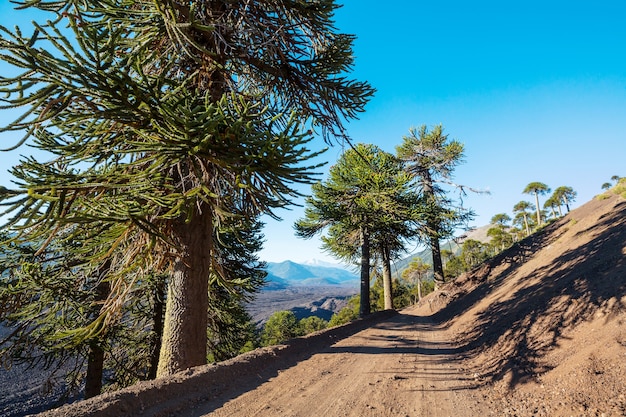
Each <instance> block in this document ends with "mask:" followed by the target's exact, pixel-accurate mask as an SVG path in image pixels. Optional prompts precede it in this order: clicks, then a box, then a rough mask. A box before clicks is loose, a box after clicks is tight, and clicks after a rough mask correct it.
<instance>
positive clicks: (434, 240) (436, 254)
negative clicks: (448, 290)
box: [429, 234, 445, 289]
mask: <svg viewBox="0 0 626 417" xmlns="http://www.w3.org/2000/svg"><path fill="white" fill-rule="evenodd" d="M429 239H430V250H431V252H432V255H433V273H434V274H435V277H434V279H435V289H439V288H440V287H441V286H442V285H443V283H444V282H445V278H444V274H443V262H442V261H441V248H440V247H439V237H438V236H437V235H436V234H431V235H430V236H429Z"/></svg>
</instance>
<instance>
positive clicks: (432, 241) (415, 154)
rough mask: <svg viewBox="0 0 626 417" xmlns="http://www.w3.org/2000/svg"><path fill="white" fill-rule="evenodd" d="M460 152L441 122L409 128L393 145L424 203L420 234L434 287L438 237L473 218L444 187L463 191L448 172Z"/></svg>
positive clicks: (440, 275)
mask: <svg viewBox="0 0 626 417" xmlns="http://www.w3.org/2000/svg"><path fill="white" fill-rule="evenodd" d="M463 151H464V146H463V144H462V143H461V142H459V141H456V140H449V139H448V135H447V134H444V132H443V127H442V126H441V125H438V126H435V127H434V128H433V129H432V130H431V131H429V130H428V129H427V128H426V126H422V127H420V128H419V129H415V128H411V129H410V130H409V135H408V136H405V137H404V138H403V142H402V144H401V145H400V146H398V147H397V148H396V152H397V154H398V157H399V158H400V159H401V160H403V161H404V163H405V169H406V170H407V172H409V173H410V174H411V175H412V176H413V179H414V184H415V186H416V187H417V189H418V192H419V193H420V194H421V195H422V196H423V200H424V204H425V206H426V207H425V212H426V214H425V216H426V221H425V227H423V229H422V233H421V234H422V237H423V239H424V240H425V241H427V242H428V244H429V246H430V249H431V251H432V256H433V271H434V278H435V284H436V286H439V285H441V284H442V283H443V282H444V271H443V262H442V260H441V249H440V246H439V242H440V240H441V239H445V238H447V237H451V236H452V234H453V233H454V230H455V229H456V228H457V227H459V226H461V225H463V224H466V223H467V222H468V221H469V220H471V219H472V218H473V213H472V211H471V210H466V209H464V208H463V207H462V206H460V205H455V202H454V200H453V199H451V198H450V197H449V195H448V194H449V193H448V192H447V191H446V188H445V187H455V188H458V189H459V190H460V192H461V193H464V192H465V191H464V187H463V186H460V185H457V184H454V183H453V182H452V172H453V171H454V169H455V168H456V166H457V165H459V164H460V163H461V162H463V156H464V155H463Z"/></svg>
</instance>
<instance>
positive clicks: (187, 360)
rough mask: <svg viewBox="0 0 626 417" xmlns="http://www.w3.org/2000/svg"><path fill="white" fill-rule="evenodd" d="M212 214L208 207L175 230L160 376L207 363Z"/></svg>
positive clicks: (177, 226) (181, 223)
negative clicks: (174, 252)
mask: <svg viewBox="0 0 626 417" xmlns="http://www.w3.org/2000/svg"><path fill="white" fill-rule="evenodd" d="M212 215H213V213H212V212H211V211H210V210H209V209H207V208H206V207H204V211H202V212H200V213H196V214H195V215H194V216H193V217H192V218H191V220H190V221H188V222H185V221H184V220H183V219H179V220H177V221H176V222H175V223H174V225H173V227H172V234H173V236H174V238H175V241H174V242H175V244H176V246H177V247H176V250H177V251H178V253H177V257H176V259H175V261H174V265H173V271H172V274H171V278H170V282H169V286H168V291H167V303H166V307H165V323H164V326H163V340H162V345H161V354H160V357H159V368H158V371H157V377H161V376H166V375H171V374H173V373H176V372H178V371H181V370H184V369H188V368H191V367H194V366H198V365H204V364H206V361H207V358H206V356H207V310H208V288H209V287H208V286H209V269H210V264H211V258H210V257H211V252H212V250H211V249H212V243H213V242H212V240H213V239H212V236H213V234H212V220H213V219H212Z"/></svg>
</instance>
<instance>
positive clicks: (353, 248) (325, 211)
mask: <svg viewBox="0 0 626 417" xmlns="http://www.w3.org/2000/svg"><path fill="white" fill-rule="evenodd" d="M408 180H409V178H408V177H407V175H406V174H405V173H404V171H403V170H402V166H401V164H400V161H398V159H397V158H395V157H394V156H393V155H392V154H389V153H387V152H384V151H382V150H381V149H379V148H378V147H376V146H374V145H365V144H356V145H355V146H354V148H351V149H348V150H347V151H346V152H345V153H344V154H343V155H342V156H341V158H340V159H339V160H338V161H337V163H336V164H335V165H334V166H332V167H331V168H330V171H329V174H328V179H327V180H326V181H324V182H319V183H316V184H313V186H312V187H311V189H312V196H311V197H309V198H307V200H306V207H305V214H304V217H303V218H302V219H300V220H298V221H297V222H296V224H295V229H296V234H297V235H298V236H300V237H303V238H311V237H313V236H314V235H316V234H317V233H320V232H322V231H323V230H324V229H328V234H327V236H323V237H322V241H323V242H324V244H323V246H324V248H325V249H327V250H329V251H330V252H331V253H333V254H334V255H335V256H337V257H339V258H341V259H344V260H346V261H349V262H354V261H355V260H356V259H358V258H360V265H361V301H360V310H359V314H360V315H361V316H364V315H367V314H369V313H370V302H369V290H370V261H371V258H372V257H373V256H379V257H380V259H381V260H382V261H383V265H387V266H386V267H384V268H383V269H384V270H385V274H384V276H383V281H384V297H385V308H393V306H392V305H391V304H392V303H391V297H392V291H391V268H390V266H389V263H390V259H391V256H392V254H393V253H397V252H398V251H400V250H403V248H404V246H403V244H402V239H404V238H408V237H411V236H412V235H413V233H414V232H413V231H412V230H413V228H412V226H411V225H412V224H413V223H414V222H415V218H416V214H415V213H416V211H418V210H417V208H416V206H414V205H411V201H415V200H412V198H413V197H414V196H413V195H412V194H411V193H409V189H408V184H409V182H408Z"/></svg>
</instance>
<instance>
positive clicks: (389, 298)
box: [381, 244, 393, 310]
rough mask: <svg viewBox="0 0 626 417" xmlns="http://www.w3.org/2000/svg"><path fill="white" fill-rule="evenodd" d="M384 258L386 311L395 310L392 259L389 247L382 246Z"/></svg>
mask: <svg viewBox="0 0 626 417" xmlns="http://www.w3.org/2000/svg"><path fill="white" fill-rule="evenodd" d="M381 253H382V257H383V297H384V298H385V310H393V289H392V283H391V259H390V257H391V256H390V254H389V247H387V245H384V244H383V245H381Z"/></svg>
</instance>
